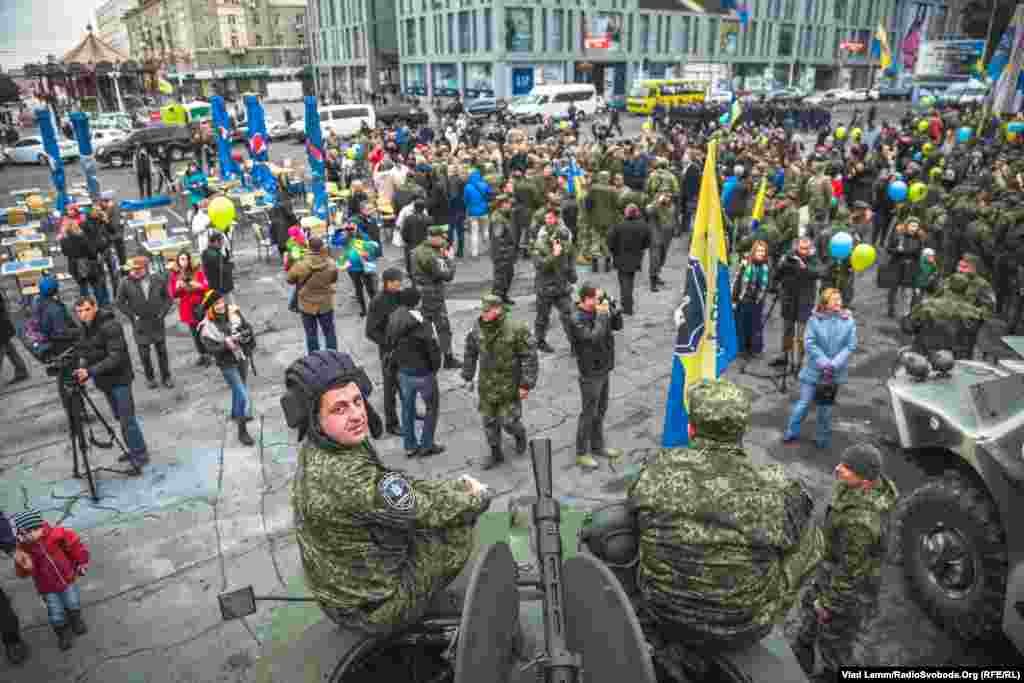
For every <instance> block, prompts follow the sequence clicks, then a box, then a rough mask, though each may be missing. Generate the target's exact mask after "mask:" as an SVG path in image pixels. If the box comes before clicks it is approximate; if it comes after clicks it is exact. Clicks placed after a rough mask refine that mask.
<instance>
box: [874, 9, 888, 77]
mask: <svg viewBox="0 0 1024 683" xmlns="http://www.w3.org/2000/svg"><path fill="white" fill-rule="evenodd" d="M871 52H872V54H874V56H875V57H878V63H879V64H880V65H881V67H882V71H888V70H889V67H891V66H892V49H890V48H889V32H888V31H886V30H885V26H884V25H883V24H882V22H881V21H879V22H878V28H876V29H875V36H874V40H872V41H871Z"/></svg>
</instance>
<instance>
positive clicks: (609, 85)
mask: <svg viewBox="0 0 1024 683" xmlns="http://www.w3.org/2000/svg"><path fill="white" fill-rule="evenodd" d="M396 4H397V20H398V38H399V54H400V61H401V85H402V89H403V91H404V92H408V93H411V94H419V95H429V96H452V95H456V94H463V95H466V96H469V97H474V96H483V95H491V94H493V95H496V96H498V97H507V96H510V95H519V94H524V93H527V92H529V91H530V89H531V88H532V87H533V86H534V85H536V84H539V83H560V82H593V83H594V84H595V85H596V87H597V88H598V90H599V91H600V92H602V93H605V94H609V95H610V94H618V95H621V94H625V92H626V91H627V89H628V84H629V83H631V82H633V81H634V80H635V79H637V78H641V77H647V78H659V77H671V76H677V77H684V76H685V77H693V75H694V74H695V73H701V72H702V69H703V73H706V74H708V77H709V78H729V79H731V80H732V81H733V83H734V84H735V85H736V87H738V88H742V89H754V90H760V89H768V88H772V87H779V86H783V85H794V86H801V87H805V88H827V87H839V86H843V87H866V86H867V85H868V84H869V83H870V82H871V80H872V78H873V74H872V73H871V72H872V71H873V70H875V69H877V61H873V60H872V59H871V57H870V45H871V40H872V34H873V33H874V32H875V29H876V28H877V27H878V25H879V22H882V23H883V24H884V25H885V26H887V27H888V28H889V30H890V31H893V30H895V33H890V44H892V45H893V46H894V50H898V48H897V38H898V37H901V36H902V34H901V33H900V31H901V30H902V29H903V28H904V27H903V24H898V23H897V16H899V17H903V16H904V15H906V14H907V12H908V11H909V12H911V13H915V12H920V10H917V9H915V8H916V7H917V6H918V5H926V6H928V7H933V6H934V7H940V6H944V3H940V2H933V1H932V0H924V2H920V1H919V0H748V1H747V3H746V5H745V10H746V12H745V15H746V16H745V17H744V21H740V18H739V16H738V15H737V14H736V13H735V12H732V13H729V12H723V11H719V12H715V11H713V10H714V9H715V8H720V7H721V4H720V2H718V0H708V2H697V1H686V2H684V1H683V0H537V1H536V2H531V3H529V4H527V0H396ZM741 4H742V3H741ZM701 5H704V6H705V9H706V10H707V11H705V12H695V11H693V9H696V8H698V7H700V6H701ZM903 5H906V7H907V8H909V9H904V8H903ZM912 5H913V7H911V6H912ZM936 11H937V10H936ZM915 16H916V14H915ZM321 18H322V17H321ZM345 38H346V37H345V36H340V37H339V40H340V42H341V45H342V46H343V45H344V40H345ZM331 47H332V46H330V45H327V46H325V47H324V50H325V51H327V50H328V49H330V48H331ZM333 49H335V50H338V49H343V47H334V48H333Z"/></svg>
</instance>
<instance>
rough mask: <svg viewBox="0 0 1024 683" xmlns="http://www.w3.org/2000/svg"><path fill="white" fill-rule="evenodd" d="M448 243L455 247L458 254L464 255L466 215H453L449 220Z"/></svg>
mask: <svg viewBox="0 0 1024 683" xmlns="http://www.w3.org/2000/svg"><path fill="white" fill-rule="evenodd" d="M448 244H449V245H450V246H453V247H455V254H456V255H457V256H459V257H461V256H462V254H463V249H464V248H465V245H466V217H465V216H464V215H462V216H459V215H456V216H453V217H452V219H451V221H449V222H448Z"/></svg>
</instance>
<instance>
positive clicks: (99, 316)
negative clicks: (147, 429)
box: [74, 296, 149, 474]
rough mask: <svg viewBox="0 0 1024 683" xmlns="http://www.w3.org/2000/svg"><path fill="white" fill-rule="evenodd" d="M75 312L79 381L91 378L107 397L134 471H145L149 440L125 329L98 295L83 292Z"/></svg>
mask: <svg viewBox="0 0 1024 683" xmlns="http://www.w3.org/2000/svg"><path fill="white" fill-rule="evenodd" d="M75 313H76V314H77V315H78V319H79V320H81V322H82V337H81V340H80V341H79V343H78V346H77V351H78V353H79V354H81V361H82V363H81V365H82V367H80V368H79V369H78V370H75V372H74V376H75V379H76V380H78V382H79V383H80V384H85V383H86V382H87V381H89V379H92V381H93V383H94V384H95V385H96V387H97V388H98V389H99V390H100V391H102V392H103V395H104V396H106V397H107V402H108V403H109V404H110V410H111V411H112V412H113V413H114V417H116V418H117V419H118V421H119V422H120V423H121V438H122V439H124V444H125V446H126V447H127V448H128V456H127V457H125V456H122V459H125V460H128V461H129V462H130V463H131V464H132V466H133V468H134V470H135V474H140V473H141V472H142V465H143V464H145V463H146V462H148V461H149V453H148V451H147V449H146V440H145V438H144V437H143V436H142V428H141V427H140V426H139V420H138V418H136V417H135V400H134V399H133V398H132V380H133V379H134V378H135V373H133V372H132V358H131V356H130V355H129V353H128V343H127V342H126V341H125V338H124V330H123V329H121V323H119V322H118V321H117V317H116V316H115V315H114V313H113V311H110V310H107V309H103V310H100V309H99V308H98V307H97V305H96V299H94V298H93V297H91V296H84V297H82V298H80V299H79V300H78V301H77V302H75Z"/></svg>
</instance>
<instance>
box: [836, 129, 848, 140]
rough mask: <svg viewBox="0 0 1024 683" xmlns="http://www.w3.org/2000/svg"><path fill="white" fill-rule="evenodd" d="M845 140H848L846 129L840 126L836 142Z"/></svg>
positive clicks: (837, 130)
mask: <svg viewBox="0 0 1024 683" xmlns="http://www.w3.org/2000/svg"><path fill="white" fill-rule="evenodd" d="M845 139H846V128H845V127H843V126H839V127H838V128H836V140H845Z"/></svg>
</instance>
